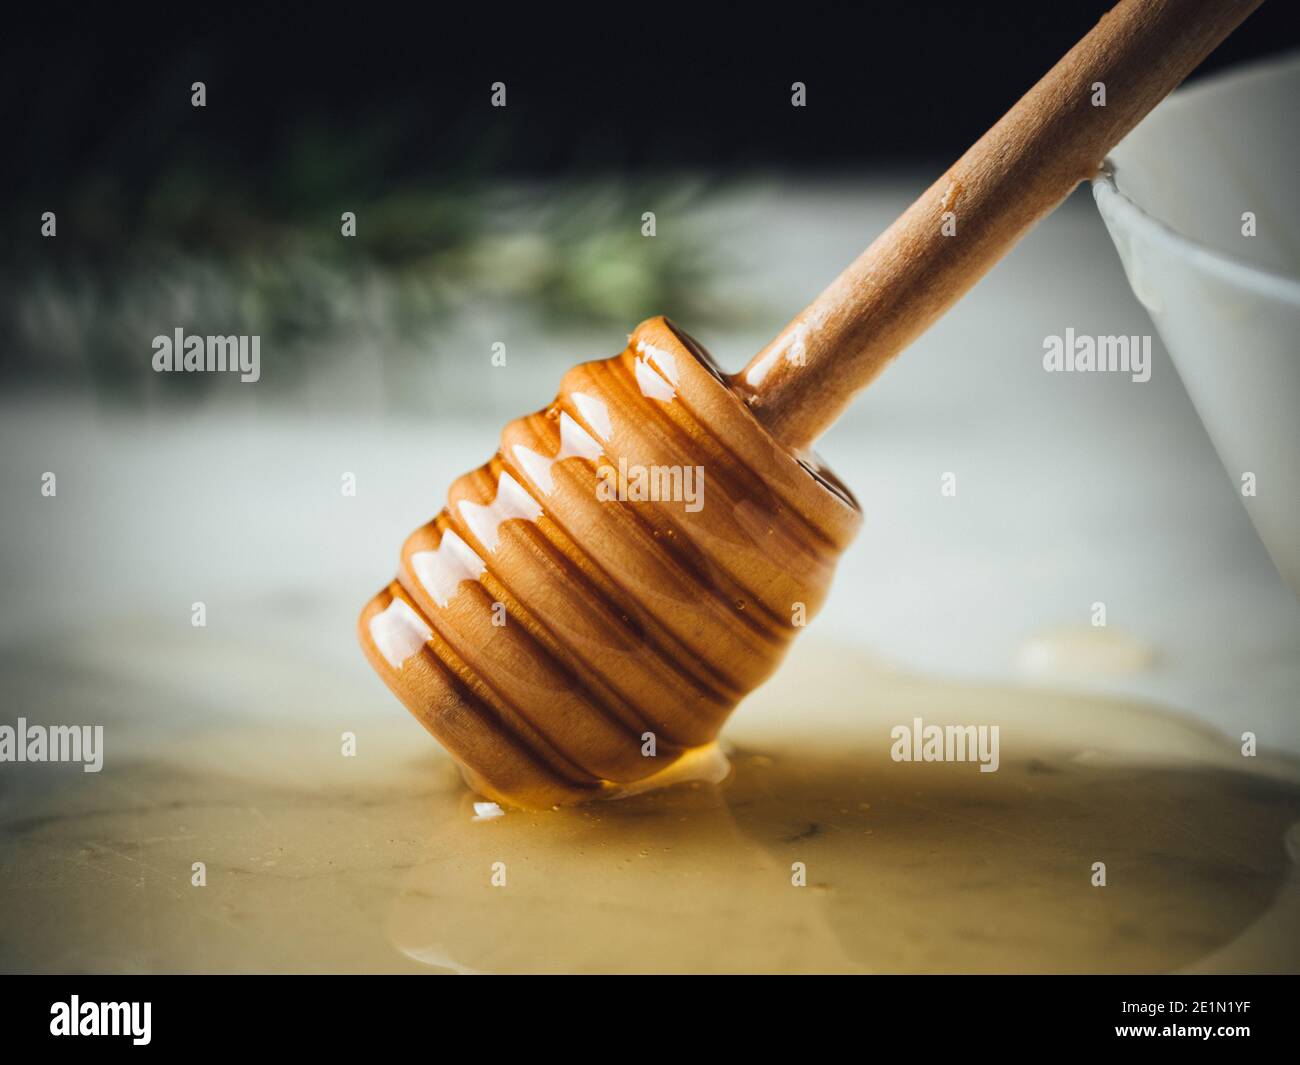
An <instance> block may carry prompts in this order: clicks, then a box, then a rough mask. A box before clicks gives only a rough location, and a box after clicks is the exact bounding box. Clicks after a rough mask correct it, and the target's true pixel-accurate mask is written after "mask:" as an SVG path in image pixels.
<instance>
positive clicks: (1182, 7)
mask: <svg viewBox="0 0 1300 1065" xmlns="http://www.w3.org/2000/svg"><path fill="white" fill-rule="evenodd" d="M1260 3H1262V0H1122V2H1120V3H1118V4H1116V5H1115V7H1114V8H1112V9H1111V10H1110V11H1109V12H1107V13H1106V15H1105V16H1104V17H1103V18H1102V19H1101V21H1100V22H1099V23H1098V24H1097V25H1096V26H1095V27H1094V28H1093V29H1092V31H1091V32H1090V33H1088V35H1087V36H1086V37H1084V38H1083V39H1082V40H1081V41H1080V42H1079V43H1078V44H1076V45H1075V46H1074V47H1073V48H1072V49H1071V50H1070V51H1069V52H1068V53H1067V54H1066V55H1065V57H1064V58H1063V59H1062V60H1061V61H1060V62H1059V63H1057V64H1056V66H1054V67H1053V68H1052V69H1051V70H1050V71H1048V72H1047V74H1046V75H1045V76H1044V77H1043V79H1042V80H1041V81H1039V82H1038V84H1037V85H1035V86H1034V87H1033V88H1032V89H1030V90H1029V92H1028V93H1026V94H1025V95H1024V96H1023V97H1022V98H1021V99H1020V101H1019V102H1018V103H1017V104H1016V105H1015V106H1014V107H1013V108H1011V110H1010V111H1008V112H1007V113H1006V114H1005V115H1004V116H1003V117H1002V119H1001V120H1000V121H999V122H998V123H997V124H996V125H995V126H993V128H992V129H990V130H989V131H988V132H987V133H985V134H984V136H983V137H981V138H980V139H979V141H977V142H976V144H975V145H974V146H973V147H972V148H971V149H970V150H969V151H967V152H966V154H965V155H963V156H962V157H961V158H960V159H959V160H957V162H956V163H954V164H953V165H952V166H951V167H950V168H949V169H948V172H947V173H945V174H944V175H943V176H942V177H941V178H939V180H938V181H936V182H935V183H934V184H933V185H931V186H930V188H929V189H927V190H926V191H925V192H924V193H923V194H922V195H921V197H920V198H919V199H918V200H917V201H916V202H915V203H913V204H912V206H911V207H909V208H908V209H907V211H906V212H905V213H904V214H903V215H902V216H900V217H899V218H898V220H897V221H895V222H894V224H893V225H891V226H890V227H889V228H888V229H887V230H885V232H884V233H882V234H881V235H880V236H879V237H878V238H877V239H876V240H875V242H874V243H873V244H872V245H871V246H870V247H869V248H867V250H866V251H864V252H863V253H862V254H861V255H860V256H858V258H857V259H856V260H855V261H854V262H853V263H852V264H851V265H850V266H849V267H848V268H847V269H846V270H845V271H844V272H843V273H842V274H840V276H839V277H837V278H836V279H835V280H834V281H833V282H831V284H830V286H829V287H828V288H827V289H826V290H825V291H824V292H822V294H821V295H820V296H818V297H817V298H816V299H815V300H814V301H813V302H812V303H811V304H809V305H808V306H807V307H806V308H804V310H803V311H802V312H800V314H799V315H798V316H797V317H796V318H795V319H794V320H793V321H792V322H791V323H790V324H789V325H787V326H786V327H785V329H783V330H782V331H781V333H780V334H779V335H778V336H777V337H776V339H775V340H773V341H772V342H771V343H770V344H768V346H767V347H766V348H764V349H763V350H762V351H761V352H759V353H758V354H757V355H756V356H755V357H754V358H753V360H751V362H750V363H749V365H748V366H746V367H745V369H744V370H742V371H741V372H740V373H739V374H737V375H735V377H733V378H732V383H733V385H734V386H735V387H736V388H737V389H738V390H739V391H741V392H742V394H744V395H745V396H746V398H747V399H748V401H749V403H750V405H751V409H752V410H753V411H754V414H755V415H756V416H757V417H758V419H759V420H760V421H761V422H763V424H764V425H766V426H767V428H768V429H769V430H770V431H771V432H772V433H773V435H775V436H776V437H777V439H779V440H781V441H782V442H783V443H785V444H787V445H789V446H791V447H795V448H803V447H806V446H807V445H809V444H811V443H812V442H813V440H814V439H816V437H817V436H818V435H819V434H820V433H821V432H822V431H823V430H824V429H826V428H827V427H829V426H830V425H831V423H832V422H834V421H835V419H836V418H838V417H839V415H840V413H841V412H842V411H843V410H844V408H845V407H846V406H847V405H848V403H849V401H850V399H852V397H853V395H854V394H855V393H856V392H858V390H859V389H862V388H864V387H866V385H868V384H869V383H870V382H871V381H872V380H873V379H874V378H875V377H876V375H877V374H878V373H880V371H881V370H882V369H884V367H885V366H886V365H887V364H888V362H889V361H890V360H891V359H892V358H893V357H894V356H895V355H897V354H898V353H899V352H900V351H901V350H902V349H903V348H904V347H906V346H907V345H908V344H909V343H910V342H911V341H912V340H914V339H915V338H916V337H917V336H919V335H920V334H921V333H923V332H924V331H925V330H926V329H927V328H928V327H929V326H930V324H931V323H932V322H934V320H935V319H936V318H938V317H939V316H940V315H941V314H943V313H944V311H946V310H947V309H948V308H949V307H950V306H951V305H952V304H953V303H955V302H956V301H957V300H958V299H959V298H960V297H961V296H962V295H963V294H964V293H965V292H966V290H967V289H969V288H970V287H971V286H972V285H973V284H974V283H975V282H976V281H978V280H979V278H980V277H982V276H983V275H984V273H985V272H986V271H988V270H989V269H990V268H991V267H992V266H993V264H994V263H996V262H997V261H998V260H999V259H1000V258H1001V257H1002V256H1003V255H1004V254H1005V253H1006V252H1007V251H1008V250H1009V249H1010V248H1011V246H1012V245H1013V244H1015V243H1016V241H1018V240H1019V239H1020V238H1021V237H1022V236H1023V235H1024V234H1025V233H1026V232H1027V231H1028V230H1029V229H1030V228H1031V227H1032V226H1033V225H1034V223H1035V222H1037V221H1038V220H1039V219H1040V218H1042V217H1043V216H1044V215H1046V214H1048V213H1049V212H1050V211H1051V210H1052V209H1053V208H1054V207H1056V206H1057V204H1059V203H1060V202H1061V201H1062V200H1064V199H1065V198H1066V196H1068V195H1069V194H1070V192H1071V191H1072V190H1073V189H1074V188H1075V186H1077V185H1078V184H1079V183H1080V182H1081V181H1085V180H1088V179H1089V178H1091V177H1093V176H1094V175H1095V174H1096V173H1097V170H1098V168H1099V166H1100V165H1101V162H1102V160H1103V158H1104V157H1105V155H1106V153H1107V152H1108V151H1109V150H1110V149H1111V148H1112V147H1114V145H1115V144H1117V143H1118V142H1119V141H1120V140H1121V139H1122V138H1123V136H1124V135H1125V134H1126V133H1128V131H1129V130H1131V129H1132V128H1133V127H1134V126H1135V125H1137V123H1138V122H1139V121H1140V120H1141V119H1142V118H1143V117H1144V116H1145V115H1146V114H1147V112H1149V111H1150V110H1151V109H1152V108H1153V107H1154V106H1155V105H1156V104H1157V103H1159V102H1160V100H1161V99H1163V98H1164V97H1165V96H1166V95H1167V94H1168V93H1169V92H1171V91H1172V90H1173V89H1174V87H1175V86H1177V85H1178V83H1179V82H1181V81H1182V80H1183V78H1185V77H1186V76H1187V75H1188V74H1189V73H1191V71H1192V70H1193V69H1195V68H1196V66H1197V64H1199V63H1200V62H1201V60H1203V59H1204V58H1205V57H1206V56H1207V55H1209V53H1210V52H1211V51H1213V50H1214V48H1215V47H1216V46H1217V45H1218V44H1219V42H1221V41H1222V40H1223V39H1224V38H1225V37H1227V36H1228V34H1229V33H1231V32H1232V31H1233V30H1234V29H1235V28H1236V27H1237V26H1238V24H1240V23H1241V21H1242V20H1243V19H1245V18H1246V16H1247V15H1249V14H1250V13H1251V12H1252V11H1253V10H1254V9H1255V8H1256V7H1258V6H1259V5H1260ZM1098 83H1100V84H1101V85H1103V86H1104V87H1105V88H1104V93H1105V97H1104V99H1105V103H1104V106H1102V105H1101V104H1100V100H1101V97H1100V96H1099V95H1098V94H1099V93H1100V92H1101V91H1102V90H1101V89H1100V88H1099V86H1098Z"/></svg>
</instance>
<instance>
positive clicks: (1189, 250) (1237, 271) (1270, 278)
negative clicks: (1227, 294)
mask: <svg viewBox="0 0 1300 1065" xmlns="http://www.w3.org/2000/svg"><path fill="white" fill-rule="evenodd" d="M1092 196H1093V199H1094V200H1095V201H1096V203H1097V209H1098V210H1099V211H1100V212H1101V213H1102V216H1103V218H1104V217H1105V216H1106V215H1107V214H1108V213H1109V214H1113V215H1115V216H1116V217H1118V218H1119V219H1120V221H1121V222H1122V223H1123V225H1124V227H1125V228H1126V229H1128V230H1130V231H1132V232H1136V233H1138V234H1140V235H1141V236H1143V237H1145V238H1146V239H1147V240H1148V241H1150V242H1151V243H1153V244H1156V245H1158V246H1161V247H1163V249H1164V250H1165V251H1167V252H1171V253H1173V254H1174V255H1175V256H1176V257H1178V258H1180V259H1183V260H1185V261H1187V262H1190V263H1192V264H1194V265H1195V266H1198V267H1200V268H1201V269H1203V270H1205V271H1206V272H1207V273H1210V274H1213V275H1215V276H1216V277H1218V278H1220V279H1222V280H1223V281H1226V282H1228V283H1229V284H1232V285H1235V286H1237V287H1239V288H1246V289H1251V290H1253V291H1256V292H1261V293H1264V294H1266V295H1268V296H1270V297H1272V298H1273V299H1278V300H1283V301H1285V302H1288V303H1293V304H1296V305H1297V306H1300V278H1298V277H1293V276H1291V275H1290V274H1283V273H1279V272H1278V271H1276V270H1269V269H1268V268H1266V267H1263V266H1257V265H1255V264H1254V263H1251V262H1247V261H1246V260H1245V259H1240V258H1238V257H1237V256H1234V255H1228V254H1227V253H1226V252H1221V251H1218V250H1217V249H1215V248H1211V247H1210V246H1209V245H1208V244H1204V243H1202V242H1201V241H1199V240H1196V239H1195V238H1193V237H1189V236H1187V235H1186V234H1185V233H1180V232H1179V231H1178V230H1176V229H1174V228H1173V227H1172V226H1170V225H1169V224H1168V223H1166V222H1162V221H1161V220H1160V219H1158V218H1156V217H1155V216H1154V215H1151V214H1148V213H1147V212H1146V211H1145V210H1144V209H1143V208H1142V207H1140V206H1139V205H1138V204H1137V203H1136V202H1134V201H1133V200H1131V199H1129V197H1128V196H1126V195H1125V194H1124V191H1123V190H1122V189H1121V188H1120V187H1119V186H1118V185H1117V184H1116V183H1115V168H1114V165H1113V163H1112V162H1111V160H1110V159H1109V158H1108V159H1107V160H1106V162H1105V163H1104V164H1103V169H1102V172H1101V173H1099V174H1098V175H1097V176H1096V177H1095V178H1093V179H1092Z"/></svg>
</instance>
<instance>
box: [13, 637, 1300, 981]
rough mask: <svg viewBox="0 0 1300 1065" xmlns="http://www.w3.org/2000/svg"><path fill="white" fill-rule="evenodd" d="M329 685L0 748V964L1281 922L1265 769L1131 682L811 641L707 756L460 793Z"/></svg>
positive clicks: (301, 960)
mask: <svg viewBox="0 0 1300 1065" xmlns="http://www.w3.org/2000/svg"><path fill="white" fill-rule="evenodd" d="M155 649H156V645H155ZM0 665H3V666H4V668H5V672H6V675H8V676H10V677H17V678H18V680H17V681H16V683H17V685H18V686H19V687H20V688H21V687H22V678H21V672H22V668H23V664H22V663H21V662H19V661H16V660H15V661H5V662H4V663H0ZM47 675H48V674H47ZM325 679H328V674H326V675H325V678H324V679H322V678H318V679H317V680H316V681H315V684H316V685H317V686H322V685H323V684H324V681H325ZM82 681H83V682H85V683H87V684H88V685H91V684H92V681H93V678H82ZM64 683H65V685H66V684H72V683H76V681H75V678H73V677H71V676H69V677H65V678H64ZM342 689H343V693H342V695H340V696H338V697H336V698H335V700H334V701H333V702H332V703H331V702H329V701H328V700H324V699H323V700H322V707H323V708H322V709H321V711H320V713H319V715H318V716H317V717H316V718H315V719H313V718H310V717H307V716H305V715H304V714H302V713H299V712H295V713H292V714H286V715H284V716H283V717H277V716H276V715H274V714H273V712H272V709H271V702H272V701H273V700H270V699H269V698H268V701H267V702H266V703H265V704H264V706H263V712H262V713H261V714H259V715H253V716H251V717H250V718H248V719H246V720H229V719H225V720H222V721H221V722H220V723H219V724H216V723H214V722H212V721H209V722H206V723H204V722H201V721H199V722H194V721H191V722H181V721H177V722H173V723H171V725H170V726H169V725H167V724H166V723H163V722H162V720H161V718H159V717H158V716H155V717H154V718H152V719H151V722H152V723H151V727H150V728H149V729H146V730H139V729H137V730H135V731H134V732H132V731H131V730H130V727H129V725H128V723H125V722H118V724H119V725H120V726H121V727H117V728H115V727H114V726H113V722H112V721H110V722H109V725H110V727H109V728H108V731H107V735H108V744H109V746H108V753H107V757H106V762H105V767H104V770H103V772H102V773H99V774H83V773H81V772H80V770H79V768H77V767H75V766H23V767H17V766H6V767H5V768H4V772H3V774H0V784H2V786H3V792H0V811H2V812H0V900H2V904H3V907H4V912H5V913H6V914H9V915H11V919H10V920H9V921H8V922H6V925H7V927H6V930H5V932H4V935H3V939H2V940H0V967H3V968H4V969H5V970H10V971H12V970H18V971H112V972H117V971H127V972H132V971H160V970H161V971H182V972H190V971H218V972H227V971H240V972H244V971H251V972H267V971H274V972H279V971H292V972H321V971H336V970H346V971H375V970H380V971H422V972H538V971H545V972H549V971H578V972H632V971H671V972H678V971H779V972H806V971H836V972H838V971H909V972H910V971H923V972H931V971H1035V972H1037V971H1119V972H1131V971H1146V970H1153V969H1155V970H1175V969H1186V968H1204V967H1209V968H1221V969H1222V968H1226V969H1232V970H1240V969H1252V968H1263V969H1269V970H1277V969H1286V970H1295V969H1297V968H1300V943H1298V942H1297V941H1296V939H1295V938H1294V937H1287V936H1286V935H1281V936H1279V935H1278V934H1276V933H1270V932H1269V931H1268V930H1269V929H1270V928H1272V929H1279V928H1280V929H1286V928H1294V927H1296V905H1297V894H1296V891H1295V889H1294V882H1292V883H1291V884H1290V886H1286V885H1287V876H1288V867H1289V863H1288V859H1287V856H1286V853H1285V849H1284V846H1283V839H1284V836H1285V834H1286V832H1287V830H1288V828H1289V827H1290V826H1291V825H1293V824H1294V823H1295V822H1296V821H1297V820H1300V775H1297V771H1296V768H1295V767H1294V766H1293V765H1291V764H1289V763H1285V762H1280V761H1276V760H1270V759H1269V757H1268V756H1267V755H1262V756H1261V757H1258V758H1255V759H1245V758H1242V757H1241V755H1240V752H1239V750H1238V748H1237V747H1236V746H1235V745H1233V744H1231V743H1229V742H1227V741H1226V740H1224V739H1222V738H1220V737H1218V736H1216V735H1214V734H1212V733H1210V732H1208V731H1205V730H1202V729H1200V728H1199V727H1197V726H1192V725H1189V724H1188V723H1186V722H1185V721H1184V720H1182V719H1180V718H1178V717H1175V716H1173V715H1167V714H1164V713H1161V712H1158V711H1156V710H1154V709H1152V708H1150V707H1148V706H1143V705H1139V704H1133V703H1120V702H1110V701H1106V700H1102V699H1097V698H1090V697H1084V696H1078V695H1072V696H1061V695H1051V694H1046V693H1043V692H1037V691H1032V690H1023V689H1010V688H1005V689H1004V688H994V687H961V686H955V685H948V684H937V683H933V682H928V681H922V680H918V679H916V678H911V677H907V676H903V675H898V674H892V673H889V672H887V671H884V670H881V669H879V668H877V667H875V666H873V665H872V664H870V663H868V662H866V661H864V660H863V658H862V657H861V655H860V653H859V652H852V653H844V652H839V651H835V650H834V649H827V648H823V647H819V646H818V645H817V644H816V643H815V642H814V643H811V644H807V645H805V646H803V647H801V648H800V649H799V651H798V652H797V653H796V654H795V655H794V656H793V658H792V659H791V661H790V662H789V663H788V667H787V668H786V669H783V670H782V671H780V672H779V673H778V675H777V678H776V679H775V680H774V681H773V682H772V683H771V684H769V685H767V686H766V687H764V688H763V689H761V690H760V691H759V692H758V693H757V694H756V695H755V696H754V697H753V698H752V699H751V700H750V702H749V703H748V704H747V705H746V706H745V707H744V708H742V710H741V712H740V713H738V714H737V716H736V717H735V719H734V721H733V723H732V725H731V726H730V727H729V729H728V731H727V732H726V733H725V738H726V740H727V742H728V744H729V745H730V754H731V760H732V763H733V765H734V771H733V773H732V776H731V777H730V779H728V780H727V781H725V782H723V783H721V784H707V783H696V784H693V785H692V784H687V785H682V786H679V787H677V788H674V789H670V790H667V791H662V792H658V793H652V794H647V795H640V796H634V797H631V798H627V799H622V800H619V801H617V802H610V803H605V804H602V805H599V806H591V807H585V808H579V809H574V810H565V811H553V812H550V813H540V814H539V813H523V812H519V811H515V810H507V811H506V812H505V813H504V816H499V817H498V816H492V817H486V818H485V817H483V816H482V811H480V810H476V808H475V805H474V802H475V797H474V796H473V795H471V794H470V793H469V792H467V791H466V790H465V789H464V787H463V785H462V784H461V782H460V779H459V777H458V775H457V773H456V771H455V769H454V767H453V766H452V765H451V763H450V761H449V760H448V759H446V758H445V757H443V756H442V755H441V754H440V753H439V752H438V751H437V750H436V748H434V747H433V746H432V745H431V744H430V743H429V742H428V741H427V739H426V738H425V736H424V734H423V732H421V731H420V729H419V727H418V726H417V725H416V724H415V723H414V722H412V721H410V720H409V719H408V718H407V717H406V715H404V714H401V713H397V712H393V713H391V714H388V715H382V714H380V715H371V714H370V713H369V712H367V713H365V714H360V715H358V713H357V712H356V711H355V710H354V711H353V712H352V713H349V712H348V706H347V704H348V702H349V701H350V700H352V699H355V698H360V699H363V700H365V701H367V702H374V703H375V704H376V705H382V704H383V699H384V693H383V692H382V691H371V690H369V689H367V688H365V687H364V686H363V687H359V688H357V689H356V690H353V689H352V688H351V687H349V686H347V685H343V686H342ZM37 690H38V688H37V686H35V685H33V686H32V687H31V688H30V689H29V695H30V696H31V697H30V698H29V699H28V700H27V701H28V705H29V706H30V707H31V710H30V711H29V713H28V716H29V717H30V718H32V719H33V720H39V719H40V718H41V711H42V707H41V700H40V699H39V698H37V697H35V694H34V693H35V692H36V691H37ZM289 690H290V689H289V688H288V687H286V688H285V689H284V691H285V692H287V691H289ZM54 705H56V704H54V703H51V704H50V705H48V706H45V707H44V709H45V710H49V711H51V712H55V711H53V710H52V709H51V708H52V707H53V706H54ZM57 705H59V706H63V707H66V706H67V705H69V703H68V702H67V701H66V700H61V701H60V702H59V703H58V704H57ZM47 716H48V715H47ZM65 716H66V714H65ZM918 716H919V717H922V718H924V719H925V720H926V721H934V722H943V723H950V724H966V723H976V724H982V723H987V724H997V725H998V726H999V728H1000V730H1001V768H1000V769H999V770H998V772H996V773H988V774H982V773H980V772H978V767H977V766H976V765H974V764H972V763H895V762H892V761H891V760H890V759H889V756H888V751H889V746H890V741H889V730H890V728H891V727H892V726H893V725H895V724H898V723H900V722H903V723H905V722H910V721H911V720H912V718H913V717H918ZM349 719H350V720H349ZM347 730H351V731H353V732H355V734H356V742H357V754H356V756H355V757H343V756H342V754H341V745H342V741H341V736H342V732H343V731H347ZM115 737H116V739H115ZM1097 861H1103V862H1105V863H1106V874H1107V886H1106V887H1104V888H1099V887H1094V886H1092V883H1091V880H1092V865H1093V863H1094V862H1097ZM194 862H203V863H205V866H206V878H207V884H206V886H205V887H194V886H192V885H191V878H192V865H193V863H194ZM795 863H803V867H804V869H805V870H806V886H804V887H796V886H794V885H793V884H792V877H794V876H795ZM494 879H496V880H497V882H498V883H499V884H500V886H494V883H493V881H494ZM501 881H504V883H500V882H501Z"/></svg>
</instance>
